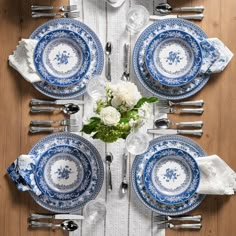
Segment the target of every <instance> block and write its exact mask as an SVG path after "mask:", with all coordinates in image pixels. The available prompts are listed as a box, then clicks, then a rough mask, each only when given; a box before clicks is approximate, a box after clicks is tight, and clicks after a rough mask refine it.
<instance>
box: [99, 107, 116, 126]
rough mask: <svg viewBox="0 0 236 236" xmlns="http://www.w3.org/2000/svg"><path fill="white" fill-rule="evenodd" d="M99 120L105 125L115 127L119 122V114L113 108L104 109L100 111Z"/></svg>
mask: <svg viewBox="0 0 236 236" xmlns="http://www.w3.org/2000/svg"><path fill="white" fill-rule="evenodd" d="M100 118H101V120H102V122H103V123H104V124H105V125H109V126H111V125H117V124H118V122H119V121H120V113H119V112H118V111H117V110H116V109H115V108H114V107H111V106H109V107H105V108H102V109H101V112H100Z"/></svg>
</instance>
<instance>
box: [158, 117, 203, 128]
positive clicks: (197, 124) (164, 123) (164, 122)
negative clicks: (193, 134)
mask: <svg viewBox="0 0 236 236" xmlns="http://www.w3.org/2000/svg"><path fill="white" fill-rule="evenodd" d="M154 125H155V126H156V127H157V128H158V129H168V128H170V127H171V126H176V127H194V128H202V126H203V122H202V121H191V122H178V123H174V122H172V121H171V120H169V119H167V118H160V119H157V120H155V121H154Z"/></svg>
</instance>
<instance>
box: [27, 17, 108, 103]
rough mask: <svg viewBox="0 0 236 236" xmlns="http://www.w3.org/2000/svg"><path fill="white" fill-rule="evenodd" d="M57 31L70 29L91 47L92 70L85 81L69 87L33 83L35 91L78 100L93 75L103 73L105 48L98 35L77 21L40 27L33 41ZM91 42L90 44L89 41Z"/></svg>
mask: <svg viewBox="0 0 236 236" xmlns="http://www.w3.org/2000/svg"><path fill="white" fill-rule="evenodd" d="M57 29H68V30H71V31H74V32H75V33H78V34H79V35H80V36H81V37H82V38H83V39H84V40H85V41H86V43H87V44H88V45H89V49H90V55H91V64H93V67H92V69H91V68H89V70H88V73H87V74H86V75H85V76H84V77H83V79H82V80H81V81H80V82H79V83H77V84H75V85H71V86H68V87H59V86H54V85H51V84H49V83H47V82H46V81H40V82H36V83H33V86H34V87H35V89H37V90H38V91H39V92H40V93H42V94H44V95H46V96H48V97H51V98H54V99H72V98H78V97H80V96H81V95H83V94H84V93H85V92H86V84H87V83H88V80H89V79H90V78H91V76H92V75H99V74H101V73H102V69H103V64H104V55H103V54H104V53H103V47H102V44H101V42H100V40H99V39H98V37H97V35H96V34H95V33H94V32H93V31H92V30H91V29H90V28H89V27H88V26H87V25H85V24H84V23H82V22H80V21H78V20H75V19H67V18H65V19H54V20H50V21H48V22H46V23H44V24H42V25H41V26H39V27H38V28H37V29H36V30H35V31H34V32H33V33H32V34H31V35H30V38H31V39H36V40H40V39H41V38H42V37H43V36H44V35H45V34H47V33H49V32H51V31H52V30H57ZM87 40H89V43H88V41H87Z"/></svg>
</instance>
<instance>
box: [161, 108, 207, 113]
mask: <svg viewBox="0 0 236 236" xmlns="http://www.w3.org/2000/svg"><path fill="white" fill-rule="evenodd" d="M158 112H159V113H164V114H197V115H201V114H202V113H203V112H204V109H203V108H184V109H178V110H177V109H174V108H170V107H158Z"/></svg>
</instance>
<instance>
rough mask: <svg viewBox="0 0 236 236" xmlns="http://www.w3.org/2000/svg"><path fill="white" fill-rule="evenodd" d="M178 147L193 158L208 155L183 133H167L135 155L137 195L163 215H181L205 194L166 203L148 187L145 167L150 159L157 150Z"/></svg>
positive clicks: (133, 176)
mask: <svg viewBox="0 0 236 236" xmlns="http://www.w3.org/2000/svg"><path fill="white" fill-rule="evenodd" d="M170 148H171V149H174V148H175V149H178V151H184V152H186V153H188V154H189V155H190V156H191V157H192V158H194V159H197V158H201V157H202V156H206V153H205V152H204V150H203V149H202V148H201V147H200V146H199V145H198V144H196V143H195V142H193V141H192V140H191V139H189V138H186V137H183V136H181V135H165V136H161V137H158V138H156V139H154V140H152V141H151V142H150V145H149V148H148V150H147V151H146V152H145V153H143V154H141V155H138V156H136V157H135V159H134V162H133V165H132V170H131V182H132V187H133V189H134V192H135V195H136V196H137V197H138V199H139V200H140V201H141V202H142V203H143V204H144V205H145V206H146V207H147V208H149V209H150V210H152V211H154V212H156V213H158V214H161V215H170V216H174V215H181V214H185V213H187V212H189V211H191V210H193V209H195V208H196V207H197V206H198V205H199V204H201V202H202V201H203V199H204V198H205V195H202V194H198V193H194V194H193V195H192V196H191V197H190V198H188V199H187V200H185V201H184V202H181V203H178V204H164V203H161V202H159V201H157V200H156V199H155V198H154V197H153V196H152V195H151V194H149V192H148V191H147V189H146V186H145V183H144V178H143V175H144V168H145V166H146V164H147V162H148V160H149V159H150V158H151V157H152V156H153V155H154V154H155V153H157V152H160V151H162V150H166V149H170Z"/></svg>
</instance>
